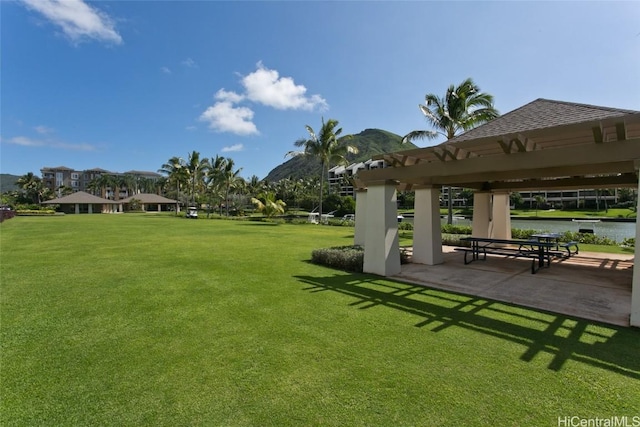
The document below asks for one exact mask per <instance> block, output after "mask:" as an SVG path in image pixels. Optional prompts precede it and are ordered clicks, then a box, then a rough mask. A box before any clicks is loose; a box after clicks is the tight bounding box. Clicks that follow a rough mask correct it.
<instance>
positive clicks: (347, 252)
mask: <svg viewBox="0 0 640 427" xmlns="http://www.w3.org/2000/svg"><path fill="white" fill-rule="evenodd" d="M311 262H312V263H314V264H319V265H324V266H326V267H331V268H337V269H339V270H344V271H351V272H355V273H362V270H363V265H364V248H363V247H362V246H358V245H355V246H334V247H332V248H321V249H315V250H313V251H312V252H311ZM408 262H409V254H408V253H407V251H406V250H404V249H402V248H401V250H400V263H401V264H407V263H408Z"/></svg>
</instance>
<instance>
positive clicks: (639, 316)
mask: <svg viewBox="0 0 640 427" xmlns="http://www.w3.org/2000/svg"><path fill="white" fill-rule="evenodd" d="M634 166H635V168H636V174H638V169H640V160H636V161H635V164H634ZM638 191H640V181H639V182H638ZM639 194H640V193H639ZM637 203H638V204H637V206H636V212H638V210H637V209H638V208H640V198H638V202H637ZM639 225H640V223H639V222H638V221H636V242H640V228H638V226H639ZM637 258H638V257H636V259H634V262H633V282H632V285H631V318H630V319H629V322H630V323H631V326H636V327H638V328H640V265H636V262H638V259H637Z"/></svg>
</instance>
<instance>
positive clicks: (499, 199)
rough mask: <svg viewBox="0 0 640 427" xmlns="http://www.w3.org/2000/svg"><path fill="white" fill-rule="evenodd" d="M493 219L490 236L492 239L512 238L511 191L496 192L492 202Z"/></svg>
mask: <svg viewBox="0 0 640 427" xmlns="http://www.w3.org/2000/svg"><path fill="white" fill-rule="evenodd" d="M491 212H492V220H491V222H490V227H489V231H490V233H489V237H491V238H492V239H511V208H510V203H509V193H507V192H503V193H494V194H493V203H492V208H491Z"/></svg>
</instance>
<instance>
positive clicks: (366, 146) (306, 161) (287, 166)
mask: <svg viewBox="0 0 640 427" xmlns="http://www.w3.org/2000/svg"><path fill="white" fill-rule="evenodd" d="M350 136H351V139H350V140H349V142H348V143H349V145H353V146H354V147H356V148H357V149H358V154H350V155H348V156H347V160H348V161H349V163H357V162H364V161H367V160H369V159H371V158H372V157H373V156H375V155H377V154H384V153H393V152H396V151H403V150H410V149H412V148H418V147H417V146H416V145H414V144H412V143H411V142H407V143H404V144H403V143H402V137H401V136H400V135H397V134H395V133H393V132H389V131H386V130H382V129H365V130H363V131H362V132H360V133H358V134H354V135H350ZM344 138H345V137H344V136H343V137H341V138H340V140H343V139H344ZM332 166H334V165H332ZM320 167H321V165H320V161H318V160H317V159H312V158H308V157H305V156H296V157H292V158H291V159H289V160H287V161H286V162H284V163H282V164H280V165H278V166H276V167H275V168H273V169H272V170H271V171H270V172H269V173H268V174H267V176H266V178H265V180H266V181H269V182H276V181H279V180H281V179H284V178H292V179H300V178H307V177H310V176H313V177H316V176H319V175H320Z"/></svg>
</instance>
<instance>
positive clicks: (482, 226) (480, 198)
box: [471, 192, 491, 237]
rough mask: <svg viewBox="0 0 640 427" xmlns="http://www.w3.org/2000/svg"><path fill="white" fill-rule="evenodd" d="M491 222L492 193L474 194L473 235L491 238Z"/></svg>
mask: <svg viewBox="0 0 640 427" xmlns="http://www.w3.org/2000/svg"><path fill="white" fill-rule="evenodd" d="M490 220H491V193H481V192H475V193H473V220H472V222H471V235H472V236H473V237H489V222H490Z"/></svg>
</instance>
